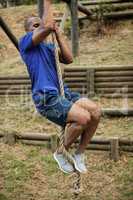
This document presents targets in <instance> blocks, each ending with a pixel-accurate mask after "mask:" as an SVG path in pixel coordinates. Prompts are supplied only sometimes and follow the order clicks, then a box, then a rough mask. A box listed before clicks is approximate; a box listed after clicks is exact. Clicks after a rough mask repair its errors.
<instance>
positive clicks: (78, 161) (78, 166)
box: [73, 154, 87, 173]
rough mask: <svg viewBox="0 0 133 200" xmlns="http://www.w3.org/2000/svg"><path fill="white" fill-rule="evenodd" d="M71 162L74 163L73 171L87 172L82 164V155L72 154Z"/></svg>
mask: <svg viewBox="0 0 133 200" xmlns="http://www.w3.org/2000/svg"><path fill="white" fill-rule="evenodd" d="M73 162H74V166H75V169H76V170H78V171H79V172H80V173H86V172H87V168H86V166H85V163H84V154H74V155H73Z"/></svg>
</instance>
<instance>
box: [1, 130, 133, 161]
mask: <svg viewBox="0 0 133 200" xmlns="http://www.w3.org/2000/svg"><path fill="white" fill-rule="evenodd" d="M0 138H2V141H3V142H4V143H6V144H10V145H13V144H14V143H15V142H17V141H20V142H22V143H24V144H30V145H45V144H46V143H47V144H48V146H49V147H50V148H51V149H52V151H55V149H56V148H57V135H56V134H54V133H53V134H52V135H50V134H46V133H43V134H42V133H21V134H20V133H19V134H18V133H8V134H7V133H4V134H3V133H0ZM77 144H78V141H76V142H75V143H74V145H73V146H72V147H76V146H77ZM87 149H88V150H98V151H99V150H100V151H110V158H111V159H113V160H114V161H118V160H119V157H120V152H123V151H124V152H133V140H132V139H122V138H118V137H113V138H102V137H94V138H93V139H92V140H91V143H90V144H89V145H88V146H87Z"/></svg>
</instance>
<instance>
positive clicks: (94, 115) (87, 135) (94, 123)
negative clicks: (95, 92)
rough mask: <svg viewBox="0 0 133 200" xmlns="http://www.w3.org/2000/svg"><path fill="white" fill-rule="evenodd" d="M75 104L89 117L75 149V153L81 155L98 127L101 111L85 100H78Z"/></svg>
mask: <svg viewBox="0 0 133 200" xmlns="http://www.w3.org/2000/svg"><path fill="white" fill-rule="evenodd" d="M76 104H77V105H78V106H81V107H82V108H84V109H85V110H87V111H88V112H89V113H90V115H91V121H90V123H89V125H88V127H87V128H86V130H85V131H84V133H83V134H82V135H81V141H80V144H79V147H78V149H77V152H79V153H83V152H84V150H85V148H86V146H87V145H88V143H89V142H90V140H91V138H92V137H93V135H94V134H95V131H96V129H97V127H98V124H99V121H100V116H101V110H100V108H99V107H98V106H97V105H96V104H95V103H94V102H92V101H90V100H89V99H87V98H81V99H79V100H78V101H77V102H76Z"/></svg>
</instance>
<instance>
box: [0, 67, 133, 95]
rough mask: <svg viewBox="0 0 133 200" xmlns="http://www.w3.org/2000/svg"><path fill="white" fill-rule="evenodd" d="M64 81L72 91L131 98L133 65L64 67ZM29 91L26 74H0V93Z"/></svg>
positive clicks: (9, 93) (8, 93)
mask: <svg viewBox="0 0 133 200" xmlns="http://www.w3.org/2000/svg"><path fill="white" fill-rule="evenodd" d="M63 76H64V82H65V83H66V84H67V85H68V86H69V87H70V88H71V90H72V91H78V92H80V93H81V94H83V95H87V96H88V97H93V96H99V97H108V98H117V97H127V98H133V66H127V67H124V66H123V67H117V66H116V67H101V68H88V67H65V69H64V75H63ZM30 93H31V82H30V80H29V78H28V76H11V77H5V76H0V95H7V96H8V95H26V94H30Z"/></svg>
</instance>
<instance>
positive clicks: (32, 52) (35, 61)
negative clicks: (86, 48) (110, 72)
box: [19, 32, 59, 95]
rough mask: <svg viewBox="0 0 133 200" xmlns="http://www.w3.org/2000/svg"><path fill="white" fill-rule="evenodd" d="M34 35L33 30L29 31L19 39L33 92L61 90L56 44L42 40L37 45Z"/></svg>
mask: <svg viewBox="0 0 133 200" xmlns="http://www.w3.org/2000/svg"><path fill="white" fill-rule="evenodd" d="M32 35H33V32H29V33H27V34H26V35H25V36H23V37H22V38H21V39H20V41H19V50H20V54H21V56H22V59H23V60H24V62H25V64H26V66H27V69H28V72H29V75H30V79H31V84H32V94H33V95H34V94H37V93H45V92H47V91H56V92H59V81H58V75H57V71H56V62H55V53H54V44H52V43H44V42H41V43H39V44H38V45H36V46H35V45H34V44H33V41H32Z"/></svg>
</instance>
